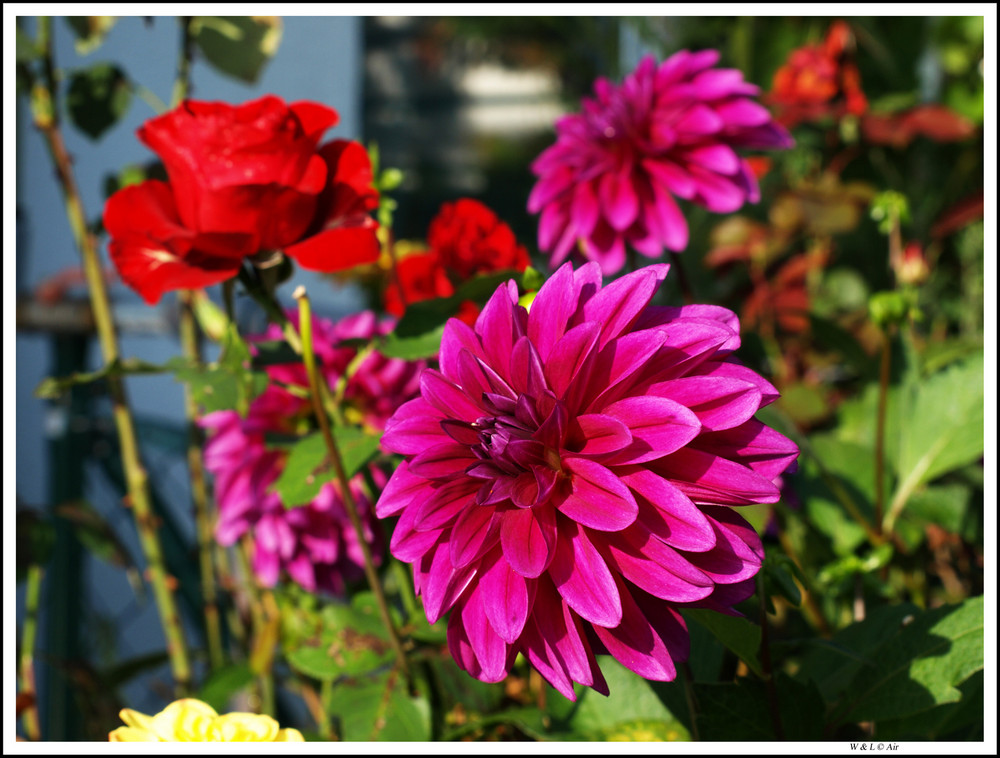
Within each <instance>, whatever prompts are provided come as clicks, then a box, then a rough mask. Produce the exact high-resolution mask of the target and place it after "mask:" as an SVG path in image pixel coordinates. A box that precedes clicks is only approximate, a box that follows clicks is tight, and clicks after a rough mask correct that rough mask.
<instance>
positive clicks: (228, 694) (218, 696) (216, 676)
mask: <svg viewBox="0 0 1000 758" xmlns="http://www.w3.org/2000/svg"><path fill="white" fill-rule="evenodd" d="M253 680H254V673H253V671H251V669H250V666H248V665H247V664H246V663H232V664H230V665H228V666H224V667H223V668H220V669H216V670H215V671H213V672H212V673H211V674H209V675H208V678H207V679H206V680H205V683H204V684H203V685H202V686H201V690H200V691H199V692H198V699H199V700H201V701H202V702H204V703H208V704H209V705H210V706H212V707H213V708H214V709H215V710H216V712H218V713H224V712H225V711H227V710H229V707H228V706H229V700H230V699H231V698H232V697H233V695H235V694H236V693H237V692H239V691H240V690H242V689H245V688H246V687H249V686H250V685H251V684H252V683H253Z"/></svg>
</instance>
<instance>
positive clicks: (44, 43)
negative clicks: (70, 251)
mask: <svg viewBox="0 0 1000 758" xmlns="http://www.w3.org/2000/svg"><path fill="white" fill-rule="evenodd" d="M51 23H52V19H51V18H49V17H40V18H39V19H38V28H39V33H38V42H39V48H40V49H41V50H42V57H43V61H44V63H43V67H44V70H45V82H44V83H38V84H36V87H42V88H44V90H45V96H46V99H47V101H48V102H49V103H55V102H56V97H55V76H54V71H53V65H52V49H51V47H52V40H51ZM35 105H36V102H35V99H34V98H33V99H32V110H33V111H34V115H35V125H36V126H37V128H38V129H39V131H40V132H41V133H42V136H43V137H44V138H45V143H46V146H47V147H48V150H49V154H50V156H51V158H52V161H53V163H54V164H55V167H56V172H57V175H58V180H59V186H60V188H61V189H62V193H63V199H64V200H65V203H66V215H67V217H68V219H69V224H70V227H71V229H72V231H73V237H74V239H75V241H76V244H77V247H78V248H79V249H80V253H81V255H82V257H83V269H84V274H85V277H86V280H87V285H88V290H89V292H90V304H91V308H92V310H93V314H94V323H95V326H96V328H97V335H98V339H99V341H100V345H101V354H102V356H103V358H104V363H105V364H106V365H111V364H113V363H114V362H116V361H117V360H119V358H120V353H119V348H118V335H117V332H116V331H115V325H114V321H113V319H112V316H111V304H110V300H109V299H108V293H107V290H106V288H105V285H104V277H103V275H102V272H101V263H100V260H99V258H98V254H97V244H96V241H95V239H94V237H93V235H91V233H90V231H89V230H88V228H87V217H86V214H85V213H84V210H83V203H82V201H81V200H80V194H79V191H78V190H77V186H76V180H75V178H74V175H73V169H72V160H71V158H70V156H69V153H68V152H67V150H66V145H65V143H64V142H63V138H62V132H61V131H60V129H59V120H58V118H57V112H56V110H55V107H54V105H53V106H52V109H51V111H50V112H39V110H37V109H36V108H35ZM106 381H107V387H108V393H109V395H110V397H111V403H112V415H113V417H114V421H115V426H116V428H117V431H118V438H119V440H120V442H121V458H122V467H123V468H124V470H125V479H126V485H127V489H128V495H127V502H128V504H129V505H130V506H131V507H132V511H133V514H134V517H135V523H136V528H137V530H138V532H139V543H140V545H141V547H142V551H143V554H144V556H145V558H146V562H147V563H148V565H149V581H150V584H151V585H152V588H153V598H154V600H155V602H156V607H157V610H158V611H159V615H160V622H161V624H162V625H163V633H164V636H165V637H166V642H167V654H168V657H169V659H170V668H171V671H172V672H173V676H174V681H175V685H176V690H177V693H178V694H181V695H183V694H186V693H187V691H188V689H189V687H190V683H191V667H190V663H189V660H188V651H187V645H186V643H185V640H184V630H183V628H182V626H181V621H180V616H179V614H178V611H177V604H176V601H175V598H174V596H173V594H172V592H171V590H170V586H169V585H170V582H171V581H172V577H168V575H167V571H166V566H165V564H164V560H163V552H162V548H161V546H160V540H159V537H158V536H157V533H156V517H155V516H154V514H153V509H152V503H151V500H150V496H149V482H148V476H147V473H146V470H145V468H144V467H143V465H142V462H141V460H140V457H139V446H138V440H137V437H136V433H135V424H134V422H133V419H132V412H131V409H130V408H129V404H128V398H127V393H126V391H125V385H124V383H123V381H122V378H121V377H120V376H115V375H110V376H108V377H107V379H106Z"/></svg>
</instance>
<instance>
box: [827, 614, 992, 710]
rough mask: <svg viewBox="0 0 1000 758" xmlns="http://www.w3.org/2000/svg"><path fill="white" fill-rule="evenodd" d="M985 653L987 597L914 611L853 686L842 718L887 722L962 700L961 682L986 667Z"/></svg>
mask: <svg viewBox="0 0 1000 758" xmlns="http://www.w3.org/2000/svg"><path fill="white" fill-rule="evenodd" d="M861 623H864V622H861ZM983 656H984V639H983V598H982V597H981V596H980V597H976V598H970V599H969V600H966V601H964V602H963V603H961V604H959V605H950V606H943V607H941V608H936V609H934V610H932V611H925V612H923V613H918V614H914V617H913V618H912V620H910V621H909V622H907V620H906V619H904V620H903V623H902V624H900V625H897V627H896V628H895V630H894V633H893V634H891V635H889V636H886V637H883V638H882V640H881V644H880V645H879V647H878V649H877V652H876V654H874V655H873V656H872V657H871V663H872V665H871V666H867V667H864V668H862V669H861V670H860V671H858V673H857V675H856V676H855V677H854V679H853V680H852V681H851V682H850V684H849V685H848V686H847V689H846V691H845V693H844V696H843V699H842V703H843V705H842V706H841V707H840V708H839V709H838V714H839V717H840V719H841V720H848V721H852V722H856V721H881V720H882V719H896V718H903V717H907V716H911V715H913V714H916V713H920V712H921V711H925V710H928V709H930V708H932V707H934V706H935V705H941V704H943V703H955V702H958V701H959V700H960V699H961V692H960V691H959V690H958V689H957V685H959V684H961V683H962V682H964V681H965V680H966V679H968V678H969V677H970V676H971V675H972V674H973V673H975V672H976V671H979V670H981V669H982V668H983V665H984V658H983Z"/></svg>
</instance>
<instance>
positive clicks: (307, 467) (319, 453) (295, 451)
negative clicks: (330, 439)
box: [273, 432, 335, 508]
mask: <svg viewBox="0 0 1000 758" xmlns="http://www.w3.org/2000/svg"><path fill="white" fill-rule="evenodd" d="M325 462H326V444H325V443H324V442H323V435H322V434H320V433H319V432H314V433H312V434H310V435H309V436H307V437H303V438H302V439H300V440H299V441H298V442H296V443H294V444H293V445H292V446H291V448H290V449H289V452H288V458H287V459H286V460H285V467H284V468H283V469H282V471H281V475H280V476H279V477H278V479H277V480H276V481H275V483H274V485H273V489H274V491H275V492H277V493H278V496H279V497H280V498H281V503H282V505H284V506H285V508H298V507H300V506H303V505H308V504H309V503H310V502H312V500H313V499H314V498H315V497H316V496H317V495H318V494H319V491H320V489H321V488H322V486H323V485H324V484H326V483H327V482H331V481H333V479H334V478H335V474H334V472H333V468H332V467H331V466H329V465H326V464H325ZM320 467H322V470H319V469H320Z"/></svg>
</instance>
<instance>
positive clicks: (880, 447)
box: [875, 328, 892, 536]
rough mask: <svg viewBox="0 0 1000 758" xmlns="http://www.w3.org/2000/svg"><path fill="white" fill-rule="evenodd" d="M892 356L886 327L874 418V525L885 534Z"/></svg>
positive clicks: (883, 335)
mask: <svg viewBox="0 0 1000 758" xmlns="http://www.w3.org/2000/svg"><path fill="white" fill-rule="evenodd" d="M891 357H892V341H891V340H890V338H889V331H888V328H885V329H883V330H882V360H881V361H880V366H879V377H878V415H877V416H876V419H875V525H876V527H877V528H878V529H880V530H881V533H882V535H883V536H884V535H885V534H886V532H885V525H884V524H883V523H882V514H883V511H884V510H885V415H886V409H887V406H888V399H889V368H890V361H891V359H892V358H891Z"/></svg>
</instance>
